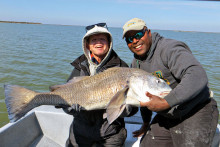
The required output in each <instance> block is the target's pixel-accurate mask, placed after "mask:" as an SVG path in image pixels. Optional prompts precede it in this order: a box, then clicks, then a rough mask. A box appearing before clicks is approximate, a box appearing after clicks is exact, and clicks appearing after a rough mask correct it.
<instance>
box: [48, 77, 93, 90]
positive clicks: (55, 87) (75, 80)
mask: <svg viewBox="0 0 220 147" xmlns="http://www.w3.org/2000/svg"><path fill="white" fill-rule="evenodd" d="M88 77H89V76H80V77H73V78H72V79H71V80H69V81H68V82H67V83H65V84H61V85H54V86H50V87H49V90H50V91H51V92H53V91H55V90H57V89H59V88H62V87H64V86H67V85H70V84H74V83H76V82H79V81H81V80H83V79H86V78H88Z"/></svg>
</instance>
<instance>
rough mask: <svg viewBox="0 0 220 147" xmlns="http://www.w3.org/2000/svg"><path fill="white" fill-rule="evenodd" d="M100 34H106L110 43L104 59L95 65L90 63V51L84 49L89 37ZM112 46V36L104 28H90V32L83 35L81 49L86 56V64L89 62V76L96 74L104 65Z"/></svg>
mask: <svg viewBox="0 0 220 147" xmlns="http://www.w3.org/2000/svg"><path fill="white" fill-rule="evenodd" d="M101 33H106V34H108V35H109V43H110V45H109V51H108V53H107V54H106V56H105V58H104V59H103V60H102V61H101V63H99V64H98V65H97V64H95V63H93V62H92V60H91V57H90V51H89V49H88V48H86V43H87V40H88V37H89V36H91V35H94V34H101ZM112 45H113V39H112V34H111V33H110V32H109V31H108V30H107V28H105V27H99V26H96V25H95V27H94V28H92V29H91V30H89V31H88V32H87V33H86V34H85V36H84V37H83V39H82V47H83V52H84V54H85V56H86V58H87V59H88V62H89V69H90V74H91V75H94V74H96V69H97V68H98V67H99V66H102V65H103V64H105V62H106V60H107V59H108V58H109V56H110V53H111V51H112Z"/></svg>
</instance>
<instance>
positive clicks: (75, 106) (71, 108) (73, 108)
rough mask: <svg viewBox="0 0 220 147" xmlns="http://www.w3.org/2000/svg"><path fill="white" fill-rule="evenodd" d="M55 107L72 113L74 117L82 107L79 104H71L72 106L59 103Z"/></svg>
mask: <svg viewBox="0 0 220 147" xmlns="http://www.w3.org/2000/svg"><path fill="white" fill-rule="evenodd" d="M55 108H62V109H63V111H64V112H66V113H67V114H70V115H73V116H74V117H75V116H76V115H78V114H79V112H80V110H82V109H83V108H82V106H80V105H79V104H72V106H66V105H59V106H55Z"/></svg>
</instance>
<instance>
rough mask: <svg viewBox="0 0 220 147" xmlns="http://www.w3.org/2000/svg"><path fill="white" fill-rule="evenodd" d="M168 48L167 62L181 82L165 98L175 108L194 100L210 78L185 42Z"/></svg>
mask: <svg viewBox="0 0 220 147" xmlns="http://www.w3.org/2000/svg"><path fill="white" fill-rule="evenodd" d="M170 44H172V45H170V47H169V45H168V46H166V48H167V49H166V50H165V54H166V55H165V57H166V58H165V59H164V60H165V61H166V63H165V64H166V65H167V66H168V68H169V69H170V71H171V74H172V75H173V76H174V78H175V79H177V80H179V81H180V82H179V83H178V85H177V86H176V87H175V88H174V89H173V90H172V91H171V92H170V93H169V94H168V95H167V96H166V97H165V99H166V101H167V102H168V104H169V105H170V106H171V107H173V106H175V105H179V104H182V103H184V102H186V101H189V100H191V99H193V98H194V97H195V96H196V95H198V94H199V93H200V92H201V91H202V90H203V89H204V88H205V87H206V86H207V84H208V78H207V75H206V72H205V70H204V69H203V67H202V66H201V64H200V63H199V62H198V61H197V60H196V58H195V57H194V56H193V54H192V52H191V51H190V49H189V48H188V46H187V45H186V44H184V43H183V42H177V43H176V42H175V43H174V42H171V43H170Z"/></svg>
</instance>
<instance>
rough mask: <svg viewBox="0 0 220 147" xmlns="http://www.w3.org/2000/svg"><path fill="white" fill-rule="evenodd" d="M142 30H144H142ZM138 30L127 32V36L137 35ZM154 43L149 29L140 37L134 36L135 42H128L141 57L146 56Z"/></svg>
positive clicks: (131, 48) (132, 49)
mask: <svg viewBox="0 0 220 147" xmlns="http://www.w3.org/2000/svg"><path fill="white" fill-rule="evenodd" d="M140 31H142V30H140ZM140 31H136V30H132V31H129V32H127V33H126V36H125V37H126V38H127V37H133V36H134V35H136V34H137V33H138V32H140ZM151 44H152V39H151V31H150V30H147V31H146V32H145V34H144V36H143V37H142V38H140V39H136V38H133V42H131V43H127V45H128V47H129V49H130V50H131V51H132V52H133V53H134V54H136V55H138V56H140V57H145V55H146V53H147V52H148V51H149V49H150V47H151Z"/></svg>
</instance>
